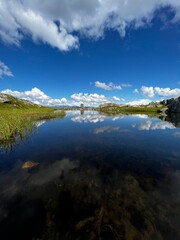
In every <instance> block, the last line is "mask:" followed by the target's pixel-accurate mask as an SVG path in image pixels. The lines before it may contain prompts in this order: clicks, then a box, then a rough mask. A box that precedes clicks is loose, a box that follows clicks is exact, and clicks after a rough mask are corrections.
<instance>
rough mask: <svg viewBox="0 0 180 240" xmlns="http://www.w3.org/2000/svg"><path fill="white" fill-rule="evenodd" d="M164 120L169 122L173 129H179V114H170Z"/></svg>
mask: <svg viewBox="0 0 180 240" xmlns="http://www.w3.org/2000/svg"><path fill="white" fill-rule="evenodd" d="M165 120H166V121H168V122H171V123H172V124H173V125H174V126H175V127H177V128H180V113H171V114H169V115H168V116H167V117H166V118H165Z"/></svg>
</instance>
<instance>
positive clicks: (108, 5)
mask: <svg viewBox="0 0 180 240" xmlns="http://www.w3.org/2000/svg"><path fill="white" fill-rule="evenodd" d="M168 5H169V6H171V7H172V9H173V10H174V13H175V16H174V19H173V20H172V22H176V21H179V19H180V2H179V0H146V1H142V0H129V1H128V0H104V1H102V0H91V1H89V0H71V1H67V0H61V1H59V0H51V1H49V0H43V4H42V0H21V1H20V0H0V38H1V39H2V40H3V41H4V42H6V43H9V44H15V45H20V44H21V41H22V39H23V38H25V37H27V36H31V37H32V39H33V40H34V41H37V40H38V41H42V42H44V43H47V44H49V45H51V46H52V47H57V48H58V49H60V50H65V51H66V50H69V49H71V48H77V47H78V37H77V36H79V34H80V35H84V36H85V37H91V38H94V39H98V38H100V37H103V35H104V32H105V31H106V30H110V29H112V30H116V31H118V32H119V34H120V35H121V36H122V37H123V36H125V34H126V28H128V27H129V26H131V28H134V29H136V28H139V27H145V26H147V25H150V23H151V20H152V18H153V15H154V12H155V11H156V10H157V9H158V8H159V7H164V6H168Z"/></svg>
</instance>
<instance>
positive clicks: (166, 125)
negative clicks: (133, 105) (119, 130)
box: [134, 120, 175, 131]
mask: <svg viewBox="0 0 180 240" xmlns="http://www.w3.org/2000/svg"><path fill="white" fill-rule="evenodd" d="M134 127H136V125H134ZM137 128H138V130H140V131H145V130H146V131H149V130H165V129H174V128H175V126H174V125H173V124H172V123H170V122H165V121H159V122H157V123H153V122H152V121H151V120H147V121H145V122H142V123H140V124H139V125H137Z"/></svg>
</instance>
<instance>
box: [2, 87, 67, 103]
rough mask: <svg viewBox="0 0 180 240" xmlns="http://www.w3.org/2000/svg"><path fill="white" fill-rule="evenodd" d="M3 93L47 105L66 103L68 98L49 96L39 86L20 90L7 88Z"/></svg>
mask: <svg viewBox="0 0 180 240" xmlns="http://www.w3.org/2000/svg"><path fill="white" fill-rule="evenodd" d="M2 93H5V94H9V95H12V96H14V97H17V98H21V99H26V100H29V101H31V102H33V103H36V104H40V105H45V106H58V105H65V104H66V103H67V100H66V98H61V99H53V98H51V97H49V96H47V95H46V94H45V93H44V92H43V91H41V90H40V89H38V88H36V87H35V88H32V90H30V91H25V92H18V91H12V90H10V89H6V90H4V91H2Z"/></svg>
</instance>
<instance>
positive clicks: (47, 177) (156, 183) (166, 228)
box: [0, 111, 180, 240]
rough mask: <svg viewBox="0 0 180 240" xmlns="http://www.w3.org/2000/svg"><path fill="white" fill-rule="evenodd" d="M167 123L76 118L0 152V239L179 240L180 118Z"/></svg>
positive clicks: (89, 115)
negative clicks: (30, 163)
mask: <svg viewBox="0 0 180 240" xmlns="http://www.w3.org/2000/svg"><path fill="white" fill-rule="evenodd" d="M166 120H168V121H165V120H164V121H163V120H160V119H158V118H151V117H148V116H147V115H131V116H115V117H110V116H103V115H99V114H98V113H96V112H84V114H82V113H80V112H75V111H74V112H69V113H68V115H67V117H66V118H65V119H63V120H57V119H56V120H51V121H48V122H39V123H37V125H38V130H37V131H35V132H34V133H33V134H32V135H31V136H30V137H28V138H26V139H24V141H23V142H16V144H14V146H13V147H12V151H7V149H3V148H1V150H0V239H2V240H4V239H24V240H28V239H36V240H37V239H43V240H44V239H48V240H49V239H53V240H54V239H55V240H56V239H61V240H64V239H78V240H79V239H85V240H86V239H90V240H93V239H108V240H111V239H112V240H113V239H128V240H129V239H130V240H131V239H133V240H136V239H137V240H141V239H148V240H151V239H152V240H156V239H157V240H164V239H167V240H171V239H172V240H176V239H177V240H179V239H180V128H178V127H179V124H180V121H179V120H180V118H179V116H178V115H174V116H170V117H168V118H167V119H166ZM27 161H34V162H37V163H39V165H38V166H37V167H34V168H32V169H28V170H27V169H23V168H22V166H23V164H24V163H25V162H27Z"/></svg>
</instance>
